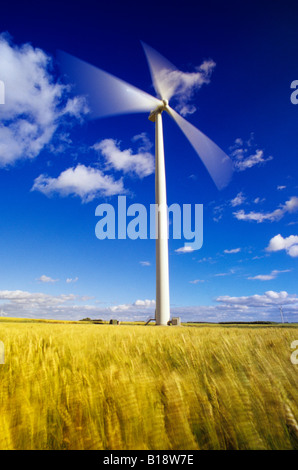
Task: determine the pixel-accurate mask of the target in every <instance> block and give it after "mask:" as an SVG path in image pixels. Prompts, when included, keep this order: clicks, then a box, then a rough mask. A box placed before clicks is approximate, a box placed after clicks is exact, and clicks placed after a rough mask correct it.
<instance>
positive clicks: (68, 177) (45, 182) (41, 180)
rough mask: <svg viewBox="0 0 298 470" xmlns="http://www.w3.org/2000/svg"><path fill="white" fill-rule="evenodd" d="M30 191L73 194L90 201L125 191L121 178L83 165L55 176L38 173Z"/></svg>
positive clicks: (47, 193) (63, 194)
mask: <svg viewBox="0 0 298 470" xmlns="http://www.w3.org/2000/svg"><path fill="white" fill-rule="evenodd" d="M31 191H40V192H41V193H43V194H45V195H47V196H51V195H53V194H55V193H57V194H59V195H60V196H63V197H65V196H69V195H75V196H79V197H80V198H81V199H82V201H83V202H90V201H92V200H93V199H94V198H96V197H99V196H113V195H116V194H125V192H126V191H125V189H124V186H123V182H122V179H120V180H117V181H115V180H114V179H113V178H112V176H109V175H104V174H103V173H102V171H100V170H98V169H95V168H91V167H86V166H84V165H77V167H76V168H68V169H67V170H65V171H63V172H62V173H61V174H60V175H59V176H58V177H57V178H50V177H48V176H46V175H40V176H38V177H37V178H36V179H35V181H34V185H33V187H32V189H31Z"/></svg>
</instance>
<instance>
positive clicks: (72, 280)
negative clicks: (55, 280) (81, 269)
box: [66, 277, 79, 284]
mask: <svg viewBox="0 0 298 470" xmlns="http://www.w3.org/2000/svg"><path fill="white" fill-rule="evenodd" d="M78 280H79V278H78V277H75V278H73V279H72V278H71V277H68V278H67V279H66V282H67V284H70V283H72V282H77V281H78Z"/></svg>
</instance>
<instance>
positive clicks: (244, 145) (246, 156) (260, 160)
mask: <svg viewBox="0 0 298 470" xmlns="http://www.w3.org/2000/svg"><path fill="white" fill-rule="evenodd" d="M230 150H231V158H232V159H233V161H234V168H235V169H236V171H244V170H247V169H248V168H252V167H254V166H256V165H260V164H264V163H266V162H269V161H270V160H272V159H273V157H272V156H269V157H268V158H265V156H264V151H263V150H260V149H258V148H257V147H256V145H255V143H254V135H253V134H251V136H250V138H249V139H248V140H247V141H243V140H242V139H240V138H238V139H236V140H235V143H234V145H233V146H232V147H231V149H230Z"/></svg>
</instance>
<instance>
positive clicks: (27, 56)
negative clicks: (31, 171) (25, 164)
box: [0, 34, 87, 167]
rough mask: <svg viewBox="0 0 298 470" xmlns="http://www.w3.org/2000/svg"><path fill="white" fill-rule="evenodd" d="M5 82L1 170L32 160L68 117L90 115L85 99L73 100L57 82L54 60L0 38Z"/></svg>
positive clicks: (0, 126) (0, 117)
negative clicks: (23, 160) (20, 160)
mask: <svg viewBox="0 0 298 470" xmlns="http://www.w3.org/2000/svg"><path fill="white" fill-rule="evenodd" d="M0 62H1V77H0V78H1V80H2V81H3V82H4V84H5V105H4V106H1V107H0V121H1V123H0V167H6V166H9V165H13V164H14V163H15V162H16V161H17V160H19V159H32V158H34V157H36V156H37V155H38V154H39V153H40V152H41V150H42V149H43V148H44V147H45V146H46V145H47V144H49V143H50V142H51V140H52V138H53V136H54V134H55V133H56V131H57V129H58V127H59V126H60V124H61V123H63V121H64V119H63V117H64V116H65V115H67V116H68V117H70V116H72V117H74V118H80V117H81V116H82V115H84V114H85V113H86V112H87V109H86V106H85V102H84V100H83V98H81V97H75V98H72V99H70V98H69V97H68V93H69V88H68V87H67V86H66V85H63V84H61V83H59V82H57V81H56V80H55V79H54V76H53V73H52V60H51V58H50V57H49V56H48V55H47V54H45V52H43V51H42V50H41V49H38V48H33V47H32V46H31V45H30V44H24V45H22V46H20V47H18V46H16V45H14V44H13V43H12V41H11V40H10V38H9V37H8V35H3V34H2V35H0Z"/></svg>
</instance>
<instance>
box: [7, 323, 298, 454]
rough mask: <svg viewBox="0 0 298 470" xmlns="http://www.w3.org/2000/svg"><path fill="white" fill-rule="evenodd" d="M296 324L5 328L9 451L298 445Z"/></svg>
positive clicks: (34, 325)
mask: <svg viewBox="0 0 298 470" xmlns="http://www.w3.org/2000/svg"><path fill="white" fill-rule="evenodd" d="M296 339H298V328H297V327H286V326H284V327H280V328H279V327H263V328H261V327H246V328H243V327H223V326H202V327H187V326H183V327H153V326H148V327H144V326H141V325H138V326H126V325H120V326H110V325H93V324H71V323H69V324H66V323H65V324H63V323H61V324H59V323H52V324H51V323H42V322H40V323H37V322H31V323H30V322H17V321H2V322H1V323H0V340H1V341H3V343H4V345H5V364H3V365H0V406H1V413H0V429H1V433H0V448H1V449H108V450H116V449H121V450H126V449H134V450H136V449H149V450H153V449H158V450H168V449H173V450H180V449H183V450H189V449H191V450H193V449H295V448H296V449H297V448H298V424H297V421H298V393H297V385H298V381H297V374H298V366H297V365H293V364H292V363H291V361H290V355H291V348H290V345H291V342H292V341H294V340H296Z"/></svg>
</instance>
